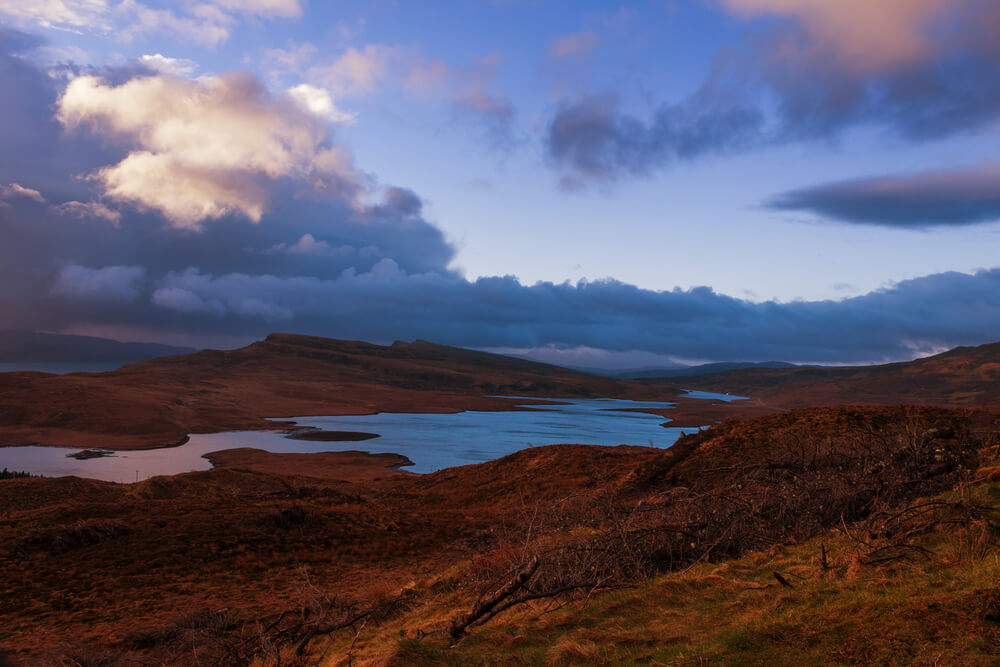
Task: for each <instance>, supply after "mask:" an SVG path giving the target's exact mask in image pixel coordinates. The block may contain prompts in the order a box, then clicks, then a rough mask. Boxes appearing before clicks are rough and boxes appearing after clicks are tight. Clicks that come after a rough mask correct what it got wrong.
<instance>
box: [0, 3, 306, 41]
mask: <svg viewBox="0 0 1000 667" xmlns="http://www.w3.org/2000/svg"><path fill="white" fill-rule="evenodd" d="M185 4H186V6H183V7H182V8H181V13H178V12H177V11H175V10H174V9H157V8H153V7H150V6H148V5H146V4H144V3H141V2H137V0H115V1H114V2H108V0H0V15H5V16H8V17H10V18H12V19H14V20H16V21H17V22H19V23H21V24H34V25H38V26H41V27H43V28H52V29H57V30H71V31H74V32H84V31H88V32H95V33H97V34H100V35H107V34H112V33H113V34H114V35H115V37H116V38H118V39H119V40H122V41H130V40H132V39H135V38H136V37H139V36H143V35H147V34H152V33H166V34H170V35H172V36H174V37H176V38H178V39H181V40H184V41H188V42H195V43H198V44H203V45H205V46H218V45H219V44H221V43H223V42H225V41H226V40H227V39H229V36H230V31H231V28H232V26H233V25H234V24H235V23H236V20H237V17H238V16H255V17H262V18H270V17H280V18H297V17H299V16H301V15H302V6H301V4H300V3H299V2H298V0H205V1H204V2H199V3H185Z"/></svg>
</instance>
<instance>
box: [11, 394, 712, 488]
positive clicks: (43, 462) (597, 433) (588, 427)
mask: <svg viewBox="0 0 1000 667" xmlns="http://www.w3.org/2000/svg"><path fill="white" fill-rule="evenodd" d="M552 400H559V401H561V402H562V403H563V404H558V405H557V404H552V405H544V406H537V405H536V406H528V407H529V409H526V410H519V411H509V412H477V411H467V412H459V413H455V414H408V413H388V412H382V413H379V414H374V415H359V416H343V417H299V418H293V419H291V420H288V419H282V420H280V421H295V422H297V423H298V424H300V425H302V426H311V427H315V428H321V429H324V430H329V431H363V432H367V433H378V434H379V435H380V436H381V437H379V438H375V439H372V440H365V441H362V442H309V441H305V440H291V439H288V438H286V437H285V434H284V433H282V432H280V431H235V432H229V433H211V434H195V435H192V436H191V440H190V441H189V442H188V443H187V444H184V445H182V446H180V447H171V448H165V449H152V450H145V451H133V452H114V453H113V455H112V456H107V457H102V458H94V459H87V460H83V461H81V460H77V459H74V458H70V457H67V456H66V455H67V454H70V453H73V452H76V451H79V450H76V449H65V448H57V447H5V448H0V468H3V467H7V468H9V469H11V470H24V471H28V472H31V473H34V474H41V475H46V476H53V477H54V476H59V475H77V476H79V477H91V478H94V479H103V480H107V481H112V482H134V481H136V480H137V479H138V480H142V479H147V478H149V477H152V476H154V475H173V474H177V473H181V472H189V471H193V470H208V469H209V468H210V467H211V464H209V462H208V461H207V460H206V459H204V458H202V455H203V454H207V453H209V452H215V451H219V450H221V449H231V448H233V447H255V448H257V449H264V450H267V451H269V452H300V453H305V452H323V451H345V450H362V451H368V452H374V453H380V452H392V453H395V454H402V455H403V456H406V457H408V458H409V459H410V460H411V461H413V462H414V465H413V466H412V467H407V468H406V469H407V470H412V471H413V472H432V471H434V470H439V469H441V468H447V467H451V466H456V465H465V464H468V463H481V462H483V461H489V460H492V459H495V458H499V457H501V456H505V455H507V454H511V453H513V452H516V451H518V450H520V449H524V448H526V447H532V446H539V445H549V444H557V443H572V444H589V445H619V444H628V445H645V446H649V445H652V446H654V447H669V446H670V445H672V444H673V443H674V442H675V441H676V440H677V438H679V437H680V435H681V433H682V432H684V431H687V432H688V433H690V432H691V431H693V430H695V429H692V428H690V427H689V428H686V429H682V428H671V427H664V426H662V424H664V423H665V422H666V421H667V420H665V419H664V418H663V417H660V416H658V415H653V414H649V413H645V412H636V411H635V410H638V409H644V408H646V409H662V408H669V407H671V404H670V403H660V402H641V401H624V400H616V399H607V398H600V399H552Z"/></svg>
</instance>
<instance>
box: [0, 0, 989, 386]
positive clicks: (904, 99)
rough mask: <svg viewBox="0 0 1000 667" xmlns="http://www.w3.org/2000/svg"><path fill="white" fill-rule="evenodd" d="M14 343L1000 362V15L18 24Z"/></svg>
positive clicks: (177, 19)
mask: <svg viewBox="0 0 1000 667" xmlns="http://www.w3.org/2000/svg"><path fill="white" fill-rule="evenodd" d="M0 87H2V94H0V327H3V328H14V327H16V328H26V329H35V330H41V331H51V332H64V333H75V334H88V335H99V336H106V337H111V338H117V339H120V340H139V341H157V342H166V343H174V344H185V345H195V346H199V347H206V346H207V347H222V348H226V347H235V346H239V345H242V344H245V343H247V342H249V341H251V340H254V339H257V338H260V337H262V336H264V335H266V334H267V333H269V332H272V331H294V332H300V333H308V334H314V335H322V336H329V337H334V338H349V339H362V340H368V341H372V342H378V343H389V342H392V341H393V340H397V339H399V340H414V339H417V338H422V339H428V340H432V341H435V342H440V343H445V344H451V345H459V346H463V347H473V348H477V349H489V350H495V351H501V352H507V353H512V354H519V355H525V356H529V357H531V358H537V359H542V360H547V361H553V362H555V363H564V364H568V365H577V366H589V367H609V368H611V367H642V366H652V365H667V364H674V363H696V362H706V361H724V360H747V361H763V360H784V361H792V362H802V363H826V364H846V363H880V362H886V361H894V360H902V359H911V358H915V357H919V356H925V355H928V354H933V353H936V352H940V351H943V350H946V349H949V348H951V347H955V346H957V345H976V344H981V343H986V342H993V341H996V340H1000V259H998V257H997V256H998V253H997V249H998V248H1000V161H998V160H997V158H996V157H995V153H996V151H997V147H998V145H1000V133H998V130H1000V128H998V126H997V121H998V120H1000V93H998V92H997V91H998V90H1000V6H998V5H997V3H996V2H995V1H993V0H838V2H835V3H833V2H827V1H826V0H649V1H648V2H634V3H611V2H603V1H602V2H587V1H584V0H573V1H571V0H566V1H560V0H550V1H547V0H441V1H440V2H434V3H415V2H402V1H394V0H369V1H368V2H361V1H353V0H342V1H339V2H336V3H328V2H318V1H316V0H191V1H189V2H186V1H182V2H173V3H170V2H155V1H153V0H141V1H140V0H0Z"/></svg>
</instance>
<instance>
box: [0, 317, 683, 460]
mask: <svg viewBox="0 0 1000 667" xmlns="http://www.w3.org/2000/svg"><path fill="white" fill-rule="evenodd" d="M677 393H678V392H677V390H676V389H675V388H672V387H666V386H656V387H652V386H643V385H640V384H638V383H635V382H628V381H624V380H616V379H612V378H602V377H596V376H592V375H587V374H584V373H579V372H575V371H570V370H567V369H564V368H559V367H557V366H550V365H547V364H541V363H536V362H531V361H525V360H523V359H514V358H511V357H505V356H501V355H496V354H489V353H485V352H476V351H472V350H465V349H461V348H454V347H447V346H444V345H436V344H434V343H429V342H426V341H416V342H413V343H404V342H396V343H394V344H393V345H390V346H382V345H373V344H370V343H363V342H358V341H342V340H332V339H327V338H316V337H311V336H301V335H295V334H272V335H270V336H268V337H267V338H266V339H265V340H262V341H259V342H256V343H253V344H252V345H249V346H247V347H244V348H240V349H237V350H228V351H220V350H203V351H201V352H196V353H194V354H187V355H181V356H173V357H164V358H160V359H154V360H149V361H142V362H138V363H134V364H130V365H127V366H124V367H122V368H119V369H117V370H114V371H110V372H106V373H74V374H72V375H58V376H57V375H48V374H44V373H30V372H20V373H0V445H14V444H28V443H37V444H46V445H60V444H63V445H68V444H72V445H74V446H102V447H109V448H119V449H134V448H143V447H157V446H166V445H170V444H172V443H178V442H180V441H182V440H183V439H184V438H185V437H186V435H187V434H188V433H204V432H215V431H225V430H238V429H255V428H274V424H273V423H272V422H269V421H267V420H266V418H267V417H292V416H301V415H334V414H367V413H373V412H379V411H387V412H454V411H459V410H466V409H485V410H491V409H492V410H498V409H509V408H510V407H511V401H510V400H506V399H501V398H496V397H495V396H496V395H497V394H505V395H511V396H548V397H551V396H609V397H622V398H648V399H662V398H669V397H670V396H672V395H675V394H677Z"/></svg>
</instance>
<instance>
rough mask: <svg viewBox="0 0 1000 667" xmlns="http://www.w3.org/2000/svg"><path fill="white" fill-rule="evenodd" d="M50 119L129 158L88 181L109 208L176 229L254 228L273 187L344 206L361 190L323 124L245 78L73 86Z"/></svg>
mask: <svg viewBox="0 0 1000 667" xmlns="http://www.w3.org/2000/svg"><path fill="white" fill-rule="evenodd" d="M57 118H58V119H59V121H60V122H61V123H62V124H63V125H64V126H66V127H67V128H69V129H75V128H81V127H87V128H89V129H91V130H92V131H93V132H95V133H98V134H101V135H104V136H107V137H112V138H115V139H117V140H119V141H122V142H128V143H129V144H130V145H131V146H132V147H133V149H132V150H131V152H129V154H128V155H127V156H126V157H125V158H124V159H123V160H122V161H121V162H119V163H117V164H114V165H110V166H107V167H104V168H102V169H99V170H98V171H96V172H95V173H94V174H92V178H94V179H95V180H97V181H98V182H100V183H101V185H102V186H103V189H104V194H105V195H106V196H107V197H109V198H110V199H112V200H115V201H119V202H129V203H132V204H134V205H137V206H140V207H144V208H149V209H154V210H156V211H159V212H160V213H162V214H163V215H164V216H165V217H166V218H167V220H169V221H170V223H171V224H172V225H174V226H177V227H187V228H193V229H197V228H199V227H200V224H201V222H202V221H204V220H206V219H212V218H219V217H222V216H224V215H228V214H239V215H243V216H245V217H247V218H249V219H250V220H252V221H255V222H256V221H258V220H260V217H261V216H262V215H263V213H264V212H265V210H266V208H267V203H268V194H269V186H270V185H271V184H273V183H274V182H276V181H278V180H279V179H285V178H292V179H295V180H297V181H299V182H300V183H302V184H305V185H307V186H308V187H309V188H310V189H311V190H312V191H315V192H317V193H322V194H325V195H327V196H338V197H347V198H353V197H354V196H355V195H356V193H357V192H358V189H359V187H360V185H359V184H360V182H361V180H362V179H361V177H360V176H359V175H358V174H357V172H355V171H354V169H353V166H352V157H351V155H350V153H349V152H348V151H347V150H346V149H343V148H341V147H338V146H334V145H332V143H331V141H330V137H329V130H328V125H327V123H325V122H323V121H322V120H321V119H320V118H318V117H317V116H316V115H315V114H314V113H312V112H309V111H306V110H305V109H303V107H302V106H301V104H300V103H295V102H292V101H291V100H290V99H289V100H285V99H280V98H279V99H275V98H272V97H271V96H270V95H269V94H268V92H267V90H266V89H265V88H264V86H263V85H262V84H261V82H260V81H259V80H258V79H257V78H256V77H255V76H253V75H252V74H248V73H228V74H224V75H221V76H215V77H202V78H200V79H198V80H197V81H190V80H186V79H181V78H178V77H174V76H170V75H156V76H147V77H140V78H136V79H132V80H130V81H128V82H126V83H124V84H121V85H117V86H116V85H112V84H110V83H108V82H107V81H105V80H103V79H101V78H99V77H95V76H90V75H88V76H81V77H78V78H77V79H74V80H73V81H72V82H71V83H70V84H69V86H68V87H67V88H66V91H65V92H64V93H63V95H62V97H61V98H60V99H59V102H58V111H57Z"/></svg>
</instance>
